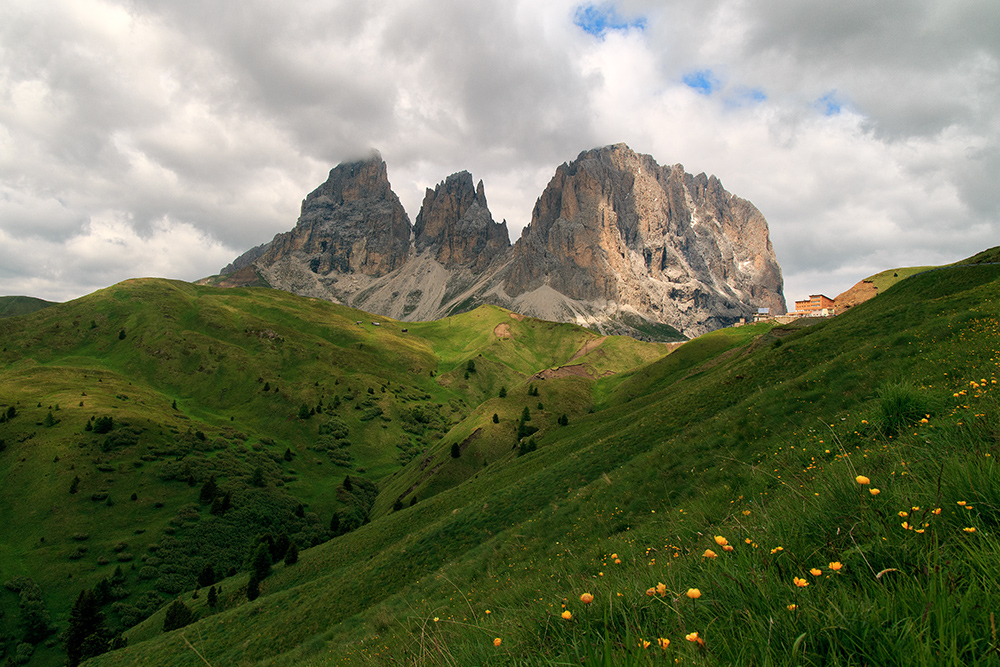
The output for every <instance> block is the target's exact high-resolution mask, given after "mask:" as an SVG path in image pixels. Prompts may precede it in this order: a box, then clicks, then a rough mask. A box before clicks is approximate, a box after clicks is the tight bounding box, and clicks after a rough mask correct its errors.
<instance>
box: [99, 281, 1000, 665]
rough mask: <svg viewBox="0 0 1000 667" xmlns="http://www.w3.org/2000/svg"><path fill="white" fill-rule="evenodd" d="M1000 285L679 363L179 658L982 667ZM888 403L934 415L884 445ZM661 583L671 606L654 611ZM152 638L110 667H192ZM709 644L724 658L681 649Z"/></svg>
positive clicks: (936, 286) (906, 286) (382, 526)
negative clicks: (718, 538)
mask: <svg viewBox="0 0 1000 667" xmlns="http://www.w3.org/2000/svg"><path fill="white" fill-rule="evenodd" d="M998 278H1000V268H998V267H969V268H953V269H947V270H944V271H938V272H932V273H927V274H923V275H921V276H917V277H915V278H913V279H911V280H907V281H904V282H902V283H900V284H899V285H897V286H896V287H894V288H893V289H891V290H888V291H887V292H886V293H885V294H884V295H882V296H880V298H879V300H878V303H877V304H874V303H872V302H869V303H866V304H862V305H860V306H858V307H857V308H855V309H853V310H852V311H850V312H849V313H847V314H845V315H843V316H841V317H838V318H836V319H834V320H830V321H827V322H824V323H821V324H818V325H815V326H812V327H809V328H806V329H802V330H800V331H797V332H794V333H792V334H790V335H787V336H784V337H781V336H780V335H779V334H776V332H774V331H771V332H769V333H762V335H761V336H760V337H759V338H757V339H753V340H749V341H747V340H744V341H741V346H737V347H732V346H731V345H729V344H728V343H726V344H722V343H719V342H716V341H710V342H709V343H708V344H706V345H705V346H704V348H703V349H704V355H703V356H702V357H701V359H688V360H686V361H683V363H681V361H682V359H683V357H681V356H679V357H677V359H676V360H672V359H671V358H670V357H668V358H667V359H665V360H664V361H661V362H660V363H659V364H656V365H654V366H653V367H651V368H649V369H646V370H644V371H641V372H637V373H634V374H632V375H631V376H630V377H628V378H626V379H625V380H624V381H620V382H618V383H617V386H616V387H614V389H613V390H612V391H607V392H605V393H604V395H605V396H606V399H605V400H604V401H603V402H602V404H600V405H598V406H597V409H596V411H595V413H594V414H593V415H591V416H587V417H581V418H579V419H576V420H574V421H573V422H572V423H571V424H570V426H568V427H565V428H564V429H561V430H553V431H551V432H549V433H548V434H547V435H544V436H543V437H541V438H540V440H539V442H540V446H539V449H538V451H537V452H535V453H533V454H529V455H527V456H524V457H521V458H515V459H511V460H509V461H507V462H505V463H504V465H497V466H495V467H494V466H492V465H491V467H490V468H488V469H487V471H485V472H482V473H480V474H479V475H477V476H473V477H472V478H470V479H468V480H466V481H465V482H464V483H462V484H460V485H458V486H455V487H453V488H451V489H449V490H447V491H445V492H442V493H440V494H438V495H436V496H434V497H433V498H431V499H429V500H427V501H425V502H421V503H420V504H418V505H417V506H416V507H414V508H408V509H406V510H404V511H402V512H399V513H395V514H390V515H388V516H386V517H384V518H382V519H379V520H378V521H376V522H374V523H372V524H371V525H369V526H366V527H364V528H362V529H360V530H358V531H356V532H355V533H352V534H350V535H348V536H345V537H342V538H338V539H336V540H334V541H332V542H329V543H326V544H323V545H321V546H319V547H316V548H314V549H311V550H309V551H308V552H306V553H304V554H303V558H302V561H301V563H300V564H299V565H296V566H294V567H290V568H286V569H281V570H279V571H278V572H277V573H276V575H274V577H273V579H270V580H268V581H267V582H266V592H267V594H266V595H265V596H264V597H262V598H261V599H260V600H258V601H256V602H254V603H252V604H241V603H240V601H239V600H238V599H237V598H238V596H236V595H234V596H233V598H232V599H231V600H230V605H231V606H230V608H228V609H226V610H225V611H222V612H221V613H217V614H214V615H210V616H207V617H206V618H203V619H202V620H200V621H199V622H198V623H197V624H196V625H195V626H192V627H190V628H188V629H186V630H185V631H183V634H184V635H185V636H186V637H188V638H189V639H190V640H192V641H193V642H194V644H195V646H196V647H197V648H198V650H199V651H200V652H201V653H202V654H203V655H205V656H206V657H207V658H208V659H209V660H210V661H212V662H213V664H229V663H246V664H288V665H291V664H296V665H298V664H306V665H311V664H315V665H321V664H341V663H349V664H385V663H386V662H388V661H389V656H391V657H392V658H393V659H395V660H398V661H401V662H416V663H417V664H487V663H504V664H509V663H511V662H521V663H524V664H532V663H535V662H538V663H540V664H548V663H549V662H551V661H556V662H558V661H563V660H567V661H570V660H571V661H576V660H578V659H579V658H580V657H581V656H582V657H584V658H586V654H587V653H588V651H595V650H596V651H598V652H601V651H608V652H610V653H614V654H615V656H616V657H615V658H614V664H645V663H647V662H648V663H650V664H652V663H653V662H655V661H656V660H659V658H657V657H656V656H655V655H652V654H650V653H648V652H643V651H642V650H641V649H639V648H635V646H636V642H637V641H639V640H641V639H646V640H650V639H655V638H656V637H666V638H670V639H671V640H672V642H673V643H672V645H671V648H670V650H669V652H668V653H666V654H665V656H664V657H665V659H666V660H667V661H671V662H672V661H673V659H674V658H681V659H685V660H690V661H692V662H694V663H700V662H702V661H704V662H706V663H708V664H718V663H741V664H764V663H767V662H774V663H781V664H800V663H807V664H862V663H868V664H876V663H877V664H919V663H926V664H942V663H953V664H973V663H983V664H986V663H988V662H989V661H990V660H992V659H993V658H992V649H991V641H992V640H991V639H990V637H991V634H990V632H991V631H990V620H989V618H988V617H987V616H986V615H985V613H984V612H983V611H982V610H984V609H992V608H995V607H996V603H997V602H998V601H1000V600H998V599H997V593H996V591H997V590H1000V589H998V588H997V583H1000V582H998V581H997V575H996V573H995V568H993V565H992V564H993V563H995V560H996V558H997V557H1000V549H998V546H997V542H996V539H995V536H994V532H993V531H994V530H995V528H996V525H997V522H998V520H1000V514H998V510H997V509H996V506H997V501H996V498H997V497H998V496H1000V475H997V470H996V468H995V457H996V456H997V455H1000V451H998V450H997V437H998V434H1000V424H998V421H997V413H996V400H995V397H994V394H993V391H995V390H994V386H995V385H994V384H993V382H994V381H995V380H996V379H997V375H998V372H997V359H998V358H1000V350H998V349H997V344H996V340H997V333H998V330H1000V322H998V315H1000V313H998V312H997V306H996V304H997V303H1000V298H998V297H1000V289H998V283H997V280H998ZM744 333H749V332H744ZM755 333H761V332H755ZM726 335H731V334H728V333H727V334H726ZM682 349H683V348H682ZM691 349H692V350H697V346H693V347H692V348H691ZM699 361H700V362H702V363H700V364H699V363H698V362H699ZM984 380H985V382H983V381H984ZM970 382H975V383H976V385H971V384H970ZM880 390H881V391H882V392H883V394H882V396H881V397H880V394H879V392H880ZM893 391H895V392H896V393H897V394H902V395H904V397H905V396H909V397H910V399H911V400H912V402H913V403H914V404H915V406H916V407H917V408H918V409H917V410H916V411H912V412H911V413H909V414H904V415H903V416H904V417H905V421H904V425H903V428H902V429H900V430H899V431H897V432H894V433H892V434H891V437H890V432H889V431H888V430H887V428H888V421H887V419H888V418H889V417H892V416H893V415H896V414H900V413H901V412H905V410H902V409H901V408H899V407H898V406H897V407H893V405H894V404H893V402H892V400H891V399H892V392H893ZM630 397H631V400H629V398H630ZM924 414H927V415H930V417H929V419H928V420H927V422H926V423H918V422H919V421H920V418H921V417H922V415H924ZM880 424H881V426H880ZM859 473H863V474H865V475H866V476H868V477H870V478H871V485H872V486H878V487H879V490H880V494H879V495H877V496H875V495H872V494H869V493H868V492H867V488H868V487H866V486H861V485H859V484H857V483H856V482H855V481H854V477H855V475H857V474H859ZM958 501H962V503H964V504H957V503H958ZM970 506H971V507H972V509H971V510H968V509H964V508H966V507H970ZM917 507H919V508H921V509H911V508H917ZM937 507H941V508H943V511H942V513H941V514H934V513H932V512H931V511H930V510H931V508H937ZM904 511H906V512H908V513H912V516H913V518H910V519H909V520H910V521H912V522H914V524H913V525H915V526H918V527H920V526H923V524H924V523H926V524H928V525H927V527H926V528H920V529H921V530H926V532H925V533H924V534H917V533H916V532H915V531H913V530H909V529H908V527H905V526H901V525H900V524H901V522H902V521H903V519H904V518H907V517H901V516H900V515H899V514H898V513H899V512H904ZM910 527H913V526H910ZM971 527H975V528H976V532H974V533H972V532H967V531H965V530H963V528H971ZM713 535H722V536H728V539H729V541H730V542H732V543H733V544H735V545H736V549H735V551H734V552H733V553H732V554H729V553H726V552H724V551H722V549H721V546H719V545H718V544H717V543H716V542H715V541H714V540H713V539H712V536H713ZM744 538H745V539H746V540H748V541H749V542H748V543H744ZM777 547H782V548H781V549H777ZM706 548H711V549H714V550H716V551H717V552H718V553H719V557H718V558H716V559H711V558H706V557H705V556H704V555H703V553H704V550H705V549H706ZM613 553H614V554H617V555H618V556H619V560H621V561H622V562H621V563H615V562H614V561H613V559H612V556H611V555H612V554H613ZM835 561H836V562H840V563H843V569H842V570H840V571H834V570H832V569H830V568H829V567H828V566H827V563H828V562H835ZM811 567H813V568H819V569H818V572H819V574H818V575H817V576H813V575H811V574H809V573H808V571H809V569H810V568H811ZM876 575H878V576H876ZM793 577H803V578H805V579H807V580H808V582H809V584H810V586H809V587H808V588H799V587H797V586H795V585H794V584H793V583H792V578H793ZM657 582H666V583H665V585H664V588H663V590H664V594H663V595H659V594H657V593H656V591H655V588H654V591H653V595H652V596H650V595H647V594H646V593H645V591H646V589H647V588H648V587H650V586H653V587H655V586H656V584H657ZM239 584H240V582H239V580H234V581H231V582H227V583H226V584H225V586H226V589H227V591H231V590H235V589H237V587H238V586H239ZM689 587H698V588H700V589H701V592H702V596H703V597H702V598H701V599H700V600H699V601H698V602H692V601H691V600H689V599H688V598H687V597H686V596H685V595H684V592H685V591H686V590H687V589H688V588H689ZM584 591H589V592H592V593H594V594H595V595H596V596H597V603H596V605H595V608H592V609H591V608H586V607H584V605H582V604H581V603H579V602H578V601H577V597H578V596H579V594H580V593H581V592H584ZM619 594H620V595H619ZM790 604H796V605H797V608H796V609H792V610H790V609H788V608H787V605H790ZM193 605H194V606H195V607H196V608H197V609H198V610H199V612H201V613H206V612H207V610H206V609H205V608H204V607H203V606H202V605H200V604H199V603H198V602H197V601H193ZM564 605H565V606H566V608H567V609H569V610H571V612H572V613H573V614H574V619H573V620H572V621H569V622H566V621H564V620H562V619H560V618H559V613H560V612H561V611H562V609H563V606H564ZM487 609H489V610H490V612H491V613H489V614H487V613H486V610H487ZM435 618H439V619H440V621H438V622H435V620H433V619H435ZM157 622H158V619H157V618H155V617H154V618H153V619H152V620H151V621H150V622H149V623H147V625H146V626H145V627H144V628H139V629H137V630H136V631H135V634H134V635H133V637H134V638H135V639H136V640H138V639H140V638H148V641H145V642H142V643H138V644H136V645H135V646H133V647H131V648H128V649H126V650H123V651H118V652H115V653H112V654H109V655H107V656H104V657H102V658H100V659H98V660H97V661H95V663H96V664H100V665H104V664H116V665H118V664H150V663H156V664H163V665H168V664H178V665H179V664H189V663H192V661H193V660H194V658H192V653H191V652H190V650H189V649H187V648H185V646H184V645H183V643H182V641H181V639H180V636H179V635H180V634H181V633H177V632H175V633H168V634H159V633H157V632H156V631H155V628H156V627H157ZM692 630H697V631H700V632H701V636H702V637H703V638H704V640H705V641H706V644H705V646H704V647H700V646H699V645H698V644H697V643H695V642H685V641H684V635H685V634H686V633H688V632H690V631H692ZM494 637H500V638H502V642H503V643H502V646H501V647H500V648H497V647H494V646H493V642H492V639H493V638H494ZM653 647H654V648H655V647H656V644H655V643H654V644H653ZM591 658H592V659H593V660H595V662H594V664H597V662H596V658H595V657H594V656H591Z"/></svg>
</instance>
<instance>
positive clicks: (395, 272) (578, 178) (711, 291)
mask: <svg viewBox="0 0 1000 667" xmlns="http://www.w3.org/2000/svg"><path fill="white" fill-rule="evenodd" d="M411 230H412V235H411ZM411 236H412V240H411ZM223 272H224V273H228V274H231V275H230V276H227V279H228V278H231V277H232V276H236V274H240V275H243V274H245V275H247V276H254V277H255V278H257V279H259V280H262V281H266V282H267V283H268V284H270V285H271V286H273V287H276V288H279V289H284V290H288V291H291V292H295V293H297V294H302V295H304V296H313V297H319V298H325V299H330V300H333V301H339V302H341V303H344V304H347V305H351V306H354V307H357V308H361V309H364V310H367V311H369V312H372V313H377V314H380V315H383V316H387V317H393V318H396V319H405V320H411V321H412V320H431V319H437V318H440V317H443V316H445V315H448V314H451V313H455V312H461V311H464V310H469V309H471V308H474V307H476V306H477V305H479V304H482V303H493V304H497V305H501V306H504V307H506V308H510V309H512V310H515V311H517V312H521V313H524V314H527V315H533V316H535V317H541V318H544V319H550V320H555V321H571V322H576V323H579V324H581V325H584V326H589V327H592V328H594V329H597V330H599V331H601V332H604V333H626V334H630V335H636V336H639V337H650V336H651V337H662V336H664V335H666V336H669V335H670V334H671V333H672V329H676V330H677V331H680V332H682V333H683V334H684V335H687V336H694V335H699V334H702V333H705V332H707V331H711V330H712V329H716V328H719V327H721V326H726V325H728V324H732V323H733V322H735V321H736V320H737V319H739V318H740V317H748V316H749V315H751V314H752V313H753V312H755V311H756V309H757V308H759V307H768V308H770V309H771V312H773V313H775V314H778V313H784V312H785V301H784V296H783V295H782V280H781V269H780V268H779V266H778V263H777V261H776V260H775V257H774V250H773V249H772V247H771V243H770V239H769V237H768V229H767V222H766V221H765V220H764V217H763V216H762V215H761V214H760V212H759V211H758V210H757V209H756V208H755V207H754V206H753V204H751V203H750V202H748V201H746V200H743V199H740V198H739V197H736V196H734V195H732V194H730V193H728V192H726V190H725V189H723V187H722V184H721V183H720V182H719V180H718V179H717V178H715V177H714V176H712V177H708V176H705V175H704V174H699V175H697V176H692V175H690V174H687V173H685V172H684V169H683V167H681V166H680V165H674V166H672V167H661V166H660V165H658V164H657V163H656V162H655V161H654V160H653V158H652V157H650V156H648V155H639V154H637V153H635V152H633V151H632V150H630V149H629V148H628V147H627V146H625V145H624V144H619V145H615V146H607V147H604V148H599V149H594V150H590V151H586V152H584V153H581V154H580V156H579V157H578V158H577V159H576V160H574V161H573V162H571V163H567V164H563V165H561V166H560V167H558V168H557V169H556V172H555V175H554V176H553V177H552V180H551V181H550V182H549V184H548V187H546V188H545V191H544V192H543V193H542V195H541V197H539V198H538V201H537V203H536V204H535V208H534V211H533V213H532V217H531V223H530V224H529V225H528V226H527V227H526V228H525V230H524V233H523V235H522V237H521V239H520V240H518V242H517V243H516V244H515V245H514V246H513V247H511V246H510V241H509V238H508V234H507V226H506V222H503V223H500V224H497V223H496V222H494V221H493V217H492V215H491V214H490V211H489V208H488V206H487V203H486V194H485V190H484V187H483V183H482V181H480V182H479V184H478V186H476V187H473V180H472V176H471V174H469V173H468V172H460V173H457V174H453V175H451V176H449V177H448V178H447V179H445V180H444V181H443V182H442V183H440V184H438V186H437V187H436V188H434V189H433V190H431V189H428V190H427V191H426V194H425V196H424V201H423V206H422V207H421V210H420V213H419V214H418V215H417V218H416V223H415V225H413V227H412V228H411V226H410V223H409V220H408V218H407V216H406V213H405V211H403V208H402V206H401V205H400V203H399V199H398V198H397V197H396V195H395V194H394V193H393V192H392V188H391V187H390V185H389V181H388V178H387V174H386V165H385V163H384V162H383V161H382V159H381V157H379V156H378V154H377V153H376V154H374V155H373V156H372V157H371V158H370V159H368V160H362V161H360V162H353V163H347V164H341V165H339V166H337V167H336V168H335V169H333V170H332V171H331V172H330V177H329V179H328V180H327V181H326V183H324V184H323V185H321V186H320V187H319V188H317V189H316V190H315V191H313V192H312V193H310V194H309V196H308V197H307V198H306V199H305V201H304V202H303V203H302V213H301V215H300V216H299V220H298V223H297V224H296V226H295V228H294V229H292V230H291V231H289V232H286V233H283V234H278V235H277V236H275V237H274V240H272V241H271V242H270V243H267V244H264V245H262V246H258V247H257V248H254V249H252V250H250V251H248V252H247V253H244V255H242V256H241V257H239V258H237V259H236V260H234V262H233V263H232V264H230V265H229V266H227V267H226V269H224V270H223ZM233 280H235V278H232V279H230V280H227V281H226V283H225V284H230V283H232V282H233ZM671 328H672V329H671Z"/></svg>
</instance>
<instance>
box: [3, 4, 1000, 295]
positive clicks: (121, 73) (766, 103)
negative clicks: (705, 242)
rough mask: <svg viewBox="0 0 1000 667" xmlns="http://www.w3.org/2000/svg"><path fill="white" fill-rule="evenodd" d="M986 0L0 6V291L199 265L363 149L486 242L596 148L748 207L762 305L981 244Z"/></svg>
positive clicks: (284, 223) (66, 289) (995, 143)
mask: <svg viewBox="0 0 1000 667" xmlns="http://www.w3.org/2000/svg"><path fill="white" fill-rule="evenodd" d="M998 110H1000V3H997V2H996V1H995V0H879V1H878V2H872V1H871V0H839V1H838V2H803V1H802V0H756V1H755V0H698V1H697V2H692V1H691V0H656V1H644V0H634V1H633V0H620V1H619V2H611V3H596V4H594V3H586V2H582V3H581V2H578V1H576V0H551V1H550V0H545V1H544V2H539V1H538V0H496V1H486V0H484V1H483V2H469V1H468V0H433V1H431V0H399V1H378V0H373V1H372V2H356V1H355V0H344V1H339V0H332V1H331V0H326V1H312V0H298V1H297V2H294V3H287V2H277V1H275V2H268V1H263V0H240V1H239V2H229V1H220V2H202V1H201V0H171V1H170V2H161V1H152V0H131V1H121V2H113V1H105V0H45V1H44V2H39V0H23V1H22V0H3V2H0V294H28V295H32V296H38V297H42V298H46V299H52V300H60V301H61V300H66V299H70V298H74V297H77V296H80V295H83V294H86V293H89V292H91V291H93V290H95V289H99V288H101V287H105V286H108V285H110V284H112V283H115V282H117V281H119V280H123V279H125V278H129V277H136V276H149V275H151V276H164V277H169V278H179V279H184V280H194V279H197V278H200V277H203V276H206V275H211V274H214V273H216V272H218V270H219V269H220V268H221V267H222V266H224V265H225V264H226V263H228V262H229V261H231V260H232V259H233V258H234V257H235V256H236V255H238V254H240V253H241V252H243V251H244V250H246V249H248V248H250V247H252V246H254V245H257V244H259V243H262V242H264V241H268V240H270V239H271V237H272V236H273V235H274V234H275V233H278V232H281V231H285V230H288V229H290V228H291V227H292V226H294V224H295V220H296V217H297V215H298V209H299V205H300V203H301V200H302V198H303V197H304V196H305V195H306V194H307V193H308V192H309V191H311V190H312V189H313V188H315V187H316V186H317V185H319V184H320V183H321V182H322V181H323V180H325V178H326V174H327V172H328V171H329V170H330V169H331V168H332V167H333V166H335V165H336V164H337V163H339V162H341V161H344V160H347V159H351V158H355V157H358V156H361V155H364V154H366V153H367V152H368V151H369V150H370V149H371V148H376V149H378V150H379V151H380V152H381V153H382V156H383V158H384V159H385V161H386V163H387V165H388V170H389V178H390V181H391V182H392V185H393V189H394V190H395V191H396V193H397V194H398V195H399V196H400V198H401V199H402V201H403V205H404V206H405V207H406V210H407V212H408V213H409V215H410V217H411V220H412V219H413V218H414V217H415V216H416V213H417V210H418V207H419V205H420V201H421V199H422V197H423V192H424V189H425V188H426V187H428V186H431V187H433V186H434V185H435V184H436V183H437V182H439V181H441V180H443V179H444V178H445V177H446V176H448V175H449V174H451V173H453V172H455V171H459V170H462V169H468V170H469V171H471V172H472V174H473V176H474V178H476V179H480V178H482V179H483V180H484V182H485V187H486V195H487V198H488V199H489V202H490V208H491V209H492V211H493V215H494V217H495V218H496V219H498V220H499V219H501V218H506V219H507V221H508V224H509V227H510V229H511V233H512V237H513V238H512V239H511V240H512V241H513V240H516V238H517V237H518V236H519V235H520V232H521V229H522V228H523V227H524V225H526V224H527V223H528V222H529V220H530V216H531V208H532V206H533V205H534V202H535V199H536V198H537V197H538V196H539V195H540V194H541V192H542V189H543V188H544V187H545V184H546V183H547V182H548V180H549V178H550V177H551V176H552V174H553V172H554V170H555V167H556V166H557V165H558V164H560V163H562V162H565V161H569V160H572V159H573V158H575V157H576V155H577V154H579V153H580V152H581V151H583V150H585V149H588V148H592V147H596V146H602V145H606V144H611V143H617V142H626V143H628V144H629V145H630V146H631V147H632V148H633V149H635V150H636V151H639V152H642V153H649V154H651V155H652V156H653V157H654V158H656V160H657V161H658V162H659V163H660V164H674V163H681V164H683V165H684V167H685V168H686V169H687V171H689V172H691V173H698V172H702V171H704V172H706V173H709V174H715V175H716V176H718V177H719V178H720V179H721V180H722V183H723V185H724V186H725V187H726V189H728V190H729V191H730V192H733V193H735V194H737V195H739V196H741V197H743V198H745V199H749V200H750V201H752V202H753V203H754V204H756V205H757V207H758V208H759V209H760V210H761V211H762V212H763V213H764V216H765V217H766V218H767V220H768V223H769V225H770V229H771V239H772V242H773V244H774V248H775V252H776V254H777V257H778V261H779V263H780V264H781V266H782V269H783V273H784V277H785V295H786V298H787V299H788V301H789V303H791V301H793V300H795V299H802V298H805V297H806V296H807V295H808V294H810V293H817V292H822V293H825V294H827V295H829V296H835V295H836V294H838V293H839V292H841V291H843V290H844V289H846V288H848V287H849V286H850V285H852V284H853V283H854V282H856V281H857V280H859V279H860V278H863V277H865V276H867V275H870V274H872V273H874V272H876V271H879V270H882V269H885V268H891V267H896V266H913V265H922V264H940V263H945V262H951V261H955V260H958V259H960V258H962V257H965V256H968V255H971V254H973V253H975V252H977V251H979V250H982V249H985V248H987V247H990V246H993V245H998V244H1000V187H998V184H997V182H998V176H1000V111H998Z"/></svg>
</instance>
